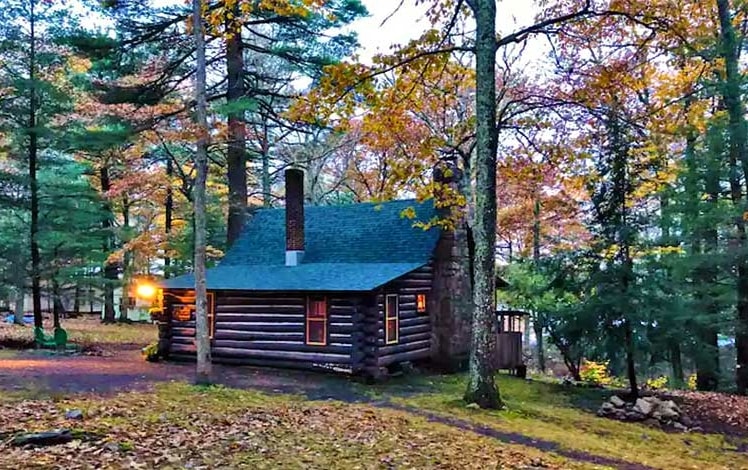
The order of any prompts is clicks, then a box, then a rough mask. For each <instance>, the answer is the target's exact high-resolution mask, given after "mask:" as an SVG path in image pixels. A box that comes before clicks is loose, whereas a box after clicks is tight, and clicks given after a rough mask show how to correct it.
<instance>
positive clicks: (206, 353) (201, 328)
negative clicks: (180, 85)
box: [192, 0, 211, 384]
mask: <svg viewBox="0 0 748 470" xmlns="http://www.w3.org/2000/svg"><path fill="white" fill-rule="evenodd" d="M204 7H205V5H204V4H203V2H202V0H192V29H193V34H194V37H195V121H196V124H197V128H198V132H199V135H198V139H197V143H196V150H195V168H196V169H197V177H196V178H195V186H194V188H193V194H194V207H195V266H194V269H195V317H196V322H195V323H196V324H195V337H196V343H197V375H196V382H197V383H198V384H209V383H210V381H211V358H210V332H209V325H208V295H207V291H206V284H205V250H206V243H205V184H206V180H207V177H208V136H209V128H208V102H207V97H206V67H207V65H206V60H205V29H204V26H203V14H204V11H205V10H204Z"/></svg>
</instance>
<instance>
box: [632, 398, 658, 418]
mask: <svg viewBox="0 0 748 470" xmlns="http://www.w3.org/2000/svg"><path fill="white" fill-rule="evenodd" d="M653 410H654V406H652V403H650V402H648V401H647V400H643V399H641V398H638V399H637V400H636V404H635V405H634V409H633V411H635V412H637V413H640V414H642V415H643V416H645V417H646V416H649V415H650V414H652V411H653Z"/></svg>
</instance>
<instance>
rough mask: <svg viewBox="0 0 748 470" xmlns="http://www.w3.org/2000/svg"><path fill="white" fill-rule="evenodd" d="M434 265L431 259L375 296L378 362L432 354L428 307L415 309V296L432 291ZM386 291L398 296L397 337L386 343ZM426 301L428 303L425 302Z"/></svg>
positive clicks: (426, 357)
mask: <svg viewBox="0 0 748 470" xmlns="http://www.w3.org/2000/svg"><path fill="white" fill-rule="evenodd" d="M432 282H433V267H432V265H431V263H429V264H428V265H426V266H424V267H422V268H419V269H417V270H415V271H413V272H411V273H408V274H406V275H405V276H403V277H401V278H399V279H397V280H395V281H392V282H391V283H389V284H387V285H385V286H384V287H383V288H382V293H381V294H379V295H378V296H377V303H378V307H379V308H378V310H379V315H378V316H379V322H378V326H379V328H378V333H377V345H378V356H377V365H378V366H379V367H386V366H389V365H391V364H396V363H399V362H406V361H415V360H423V359H429V358H430V357H431V334H432V332H431V321H430V313H431V312H429V311H428V309H427V310H426V312H418V311H417V308H416V297H417V295H418V294H425V295H426V296H427V298H428V296H430V294H431V286H432ZM387 294H397V296H398V310H399V312H398V313H399V315H398V323H399V325H398V341H397V343H396V344H387V343H386V338H385V302H386V296H387ZM427 305H430V304H429V303H428V302H427Z"/></svg>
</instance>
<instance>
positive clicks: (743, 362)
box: [716, 0, 748, 395]
mask: <svg viewBox="0 0 748 470" xmlns="http://www.w3.org/2000/svg"><path fill="white" fill-rule="evenodd" d="M716 3H717V15H718V18H719V26H720V36H719V43H718V47H719V55H720V57H721V58H722V59H723V60H724V75H723V76H724V79H723V82H722V84H721V90H722V99H723V101H724V106H725V108H726V110H727V114H728V116H729V127H728V136H729V142H730V150H729V158H730V168H731V170H730V186H731V194H732V200H733V204H735V206H736V207H737V208H739V209H740V210H742V213H741V214H738V215H736V217H735V230H736V242H737V243H736V248H737V250H736V251H737V252H736V253H735V268H736V271H737V304H736V310H737V324H736V329H735V331H736V332H735V344H736V349H737V368H736V384H737V387H738V393H740V394H742V395H745V394H747V393H748V237H747V236H746V228H745V219H746V214H748V208H747V206H746V203H745V200H746V197H745V195H744V194H745V189H744V187H743V185H745V186H746V187H748V134H746V132H748V122H747V121H746V118H745V106H744V104H743V97H742V92H741V82H742V75H741V74H740V71H739V67H740V64H739V57H740V44H739V42H738V37H737V33H736V31H735V26H734V25H733V17H732V14H731V11H730V2H729V0H716ZM740 173H742V175H741V174H740ZM741 176H742V179H743V182H744V183H743V184H741V182H740V179H741Z"/></svg>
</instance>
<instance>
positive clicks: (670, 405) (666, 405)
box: [660, 400, 680, 414]
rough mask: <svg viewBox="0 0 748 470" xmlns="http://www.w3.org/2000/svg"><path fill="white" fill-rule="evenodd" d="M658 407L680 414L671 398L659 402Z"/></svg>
mask: <svg viewBox="0 0 748 470" xmlns="http://www.w3.org/2000/svg"><path fill="white" fill-rule="evenodd" d="M660 408H668V409H670V410H673V411H675V412H676V413H678V414H680V408H679V407H678V405H676V404H675V402H674V401H673V400H665V401H661V402H660Z"/></svg>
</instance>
